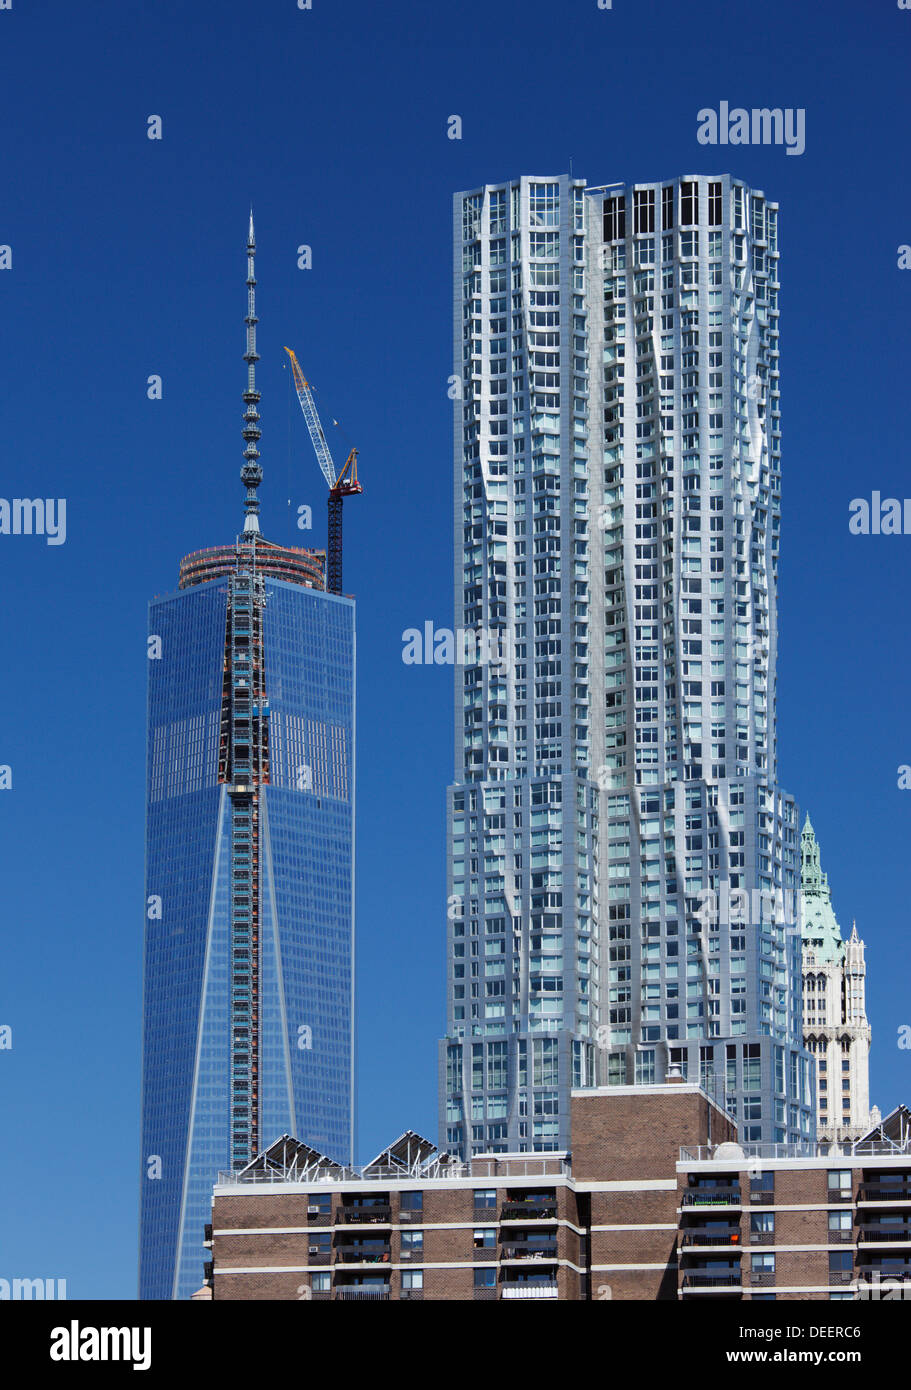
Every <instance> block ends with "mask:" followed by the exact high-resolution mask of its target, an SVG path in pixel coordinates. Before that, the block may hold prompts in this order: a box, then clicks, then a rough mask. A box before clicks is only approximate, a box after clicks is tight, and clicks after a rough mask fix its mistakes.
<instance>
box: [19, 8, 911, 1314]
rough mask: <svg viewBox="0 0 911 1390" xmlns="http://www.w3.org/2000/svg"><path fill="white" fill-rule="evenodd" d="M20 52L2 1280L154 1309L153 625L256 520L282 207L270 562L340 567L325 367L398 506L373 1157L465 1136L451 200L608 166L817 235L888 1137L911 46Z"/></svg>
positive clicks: (699, 41)
mask: <svg viewBox="0 0 911 1390" xmlns="http://www.w3.org/2000/svg"><path fill="white" fill-rule="evenodd" d="M0 52H2V55H3V59H4V63H3V66H4V82H3V85H2V89H0V132H2V134H0V186H2V189H3V196H2V199H0V245H9V246H10V247H11V248H12V269H11V270H9V271H0V313H2V319H3V325H4V333H3V347H2V363H3V369H2V374H0V392H2V411H3V420H4V446H3V468H2V474H3V477H2V488H0V491H2V494H3V496H4V497H13V496H36V495H40V496H45V497H65V498H67V502H68V515H67V539H66V543H65V544H64V545H60V546H47V545H46V544H45V543H44V541H43V540H42V539H40V538H36V537H21V536H20V537H9V536H0V581H2V593H3V601H2V603H0V652H2V658H3V659H2V671H3V680H2V685H0V764H8V765H10V766H11V767H12V769H13V786H12V789H11V790H10V791H3V792H0V872H2V890H0V920H2V935H0V942H2V950H0V1024H8V1025H10V1026H11V1027H12V1029H13V1040H14V1045H13V1049H12V1051H9V1052H0V1098H2V1099H0V1106H2V1109H0V1114H2V1120H0V1125H2V1131H0V1132H2V1145H0V1276H3V1277H13V1276H18V1277H39V1276H43V1277H48V1278H50V1277H54V1278H66V1279H67V1281H68V1291H69V1294H70V1296H71V1297H87V1298H105V1297H114V1298H122V1297H132V1296H134V1292H135V1265H136V1205H137V1186H138V1159H137V1148H138V1101H139V1092H138V1069H139V1046H140V984H141V982H140V947H141V932H142V923H143V911H142V907H143V898H142V893H143V887H142V884H143V817H144V758H145V747H144V737H145V696H146V657H145V633H146V613H145V606H146V603H147V601H148V599H149V598H150V597H151V596H152V595H154V594H157V593H164V592H168V591H169V590H171V589H172V588H173V587H174V585H175V582H176V576H177V565H178V562H179V560H180V557H181V556H182V555H184V554H185V553H186V552H188V551H190V550H194V549H198V548H200V547H202V546H205V545H211V544H215V543H221V542H224V541H226V540H228V539H230V538H231V537H232V536H233V535H234V533H235V531H236V529H237V527H238V525H239V523H240V519H241V516H242V500H243V494H242V488H241V486H240V482H239V479H238V471H239V468H240V465H241V461H242V440H241V436H240V427H241V413H242V403H241V397H240V393H241V390H242V389H243V380H244V366H243V362H242V361H241V354H242V352H243V321H242V320H243V314H244V285H243V280H244V276H245V260H244V239H245V234H246V218H247V210H248V207H249V204H250V202H251V201H252V202H253V204H254V206H255V212H256V225H257V239H258V244H259V255H258V259H257V274H258V278H259V291H258V310H259V314H260V320H261V323H260V330H259V350H260V352H261V354H262V362H261V364H260V373H259V376H260V381H259V384H260V386H261V389H262V392H263V400H262V406H261V411H262V419H263V440H262V461H263V466H264V470H265V479H264V483H263V486H262V489H261V497H262V504H263V509H262V520H263V527H264V530H265V531H266V533H267V535H269V536H270V537H271V538H272V539H275V540H278V541H285V542H290V541H293V540H296V541H298V542H299V541H300V539H301V533H300V532H297V531H296V530H295V529H294V526H293V521H292V519H291V518H292V516H293V515H294V514H296V510H297V507H298V505H300V504H302V503H309V504H310V505H312V506H313V508H314V519H315V526H314V532H313V536H312V539H313V541H314V543H318V544H321V543H322V541H323V537H324V532H323V530H322V527H323V525H324V520H323V518H324V515H325V507H324V495H325V494H324V487H323V483H322V479H321V476H320V474H319V471H318V468H317V465H316V461H315V459H314V457H313V454H312V451H311V449H310V445H309V441H308V439H307V437H306V431H305V429H304V422H303V420H302V419H301V417H300V413H299V410H298V406H297V403H296V401H295V400H294V399H293V397H292V396H291V395H290V391H289V383H288V373H287V371H286V369H285V361H286V358H285V355H284V353H283V352H282V346H283V344H286V343H287V344H289V345H290V346H292V347H294V348H295V349H296V351H297V353H298V356H299V358H300V360H301V364H302V366H303V368H304V371H305V372H306V373H307V374H308V376H309V377H310V378H311V379H312V381H313V382H314V383H315V385H316V387H317V390H318V399H319V401H320V404H321V407H322V408H323V409H324V413H325V414H326V415H330V414H333V415H335V416H336V417H337V418H339V419H340V420H341V421H342V423H343V425H344V429H345V432H346V434H347V435H348V436H349V437H350V438H351V439H352V440H353V441H354V442H355V443H356V444H357V445H358V446H359V449H360V463H361V476H362V479H363V481H364V485H365V492H364V495H363V497H362V498H360V499H359V500H358V501H356V502H355V503H353V504H349V506H348V507H347V509H346V516H345V528H346V571H345V587H346V589H349V590H352V591H354V592H355V593H356V595H357V598H358V605H359V613H358V627H359V664H360V690H359V715H358V718H359V779H358V812H359V819H358V907H359V933H360V935H359V967H360V968H359V978H360V993H359V1043H360V1127H359V1141H358V1149H359V1155H360V1157H361V1158H367V1157H369V1156H370V1155H371V1154H372V1153H373V1152H375V1151H376V1150H378V1149H379V1148H380V1147H381V1146H382V1144H383V1143H384V1142H386V1141H387V1140H388V1139H389V1138H391V1137H393V1136H395V1135H396V1134H398V1133H399V1132H400V1131H401V1130H403V1129H405V1128H408V1127H413V1128H416V1129H419V1130H422V1131H424V1132H425V1133H428V1132H429V1133H430V1135H431V1136H433V1135H435V1133H436V1040H437V1038H438V1036H439V1035H440V1033H441V1031H442V1027H443V980H444V957H443V941H444V935H443V923H444V903H445V883H444V840H443V829H444V789H445V786H446V784H447V782H448V780H449V778H450V776H451V773H452V700H451V672H450V671H449V670H448V669H445V668H433V667H431V668H425V667H415V666H405V665H403V663H402V661H401V651H402V641H401V634H402V631H403V629H405V628H406V627H411V626H421V625H422V624H423V622H424V621H425V620H428V619H429V620H433V621H434V622H435V623H436V624H437V625H438V626H442V625H449V622H450V619H451V611H452V587H451V485H450V479H451V442H450V418H451V417H450V404H449V402H448V400H447V396H446V379H447V376H448V374H449V371H450V361H449V358H450V304H451V290H450V281H449V275H450V247H449V236H450V221H451V201H450V200H451V195H452V193H453V191H454V190H457V189H461V188H467V187H473V186H475V185H477V184H481V183H483V182H486V181H493V180H500V179H504V178H507V177H512V176H516V175H518V174H520V173H537V174H554V173H561V172H565V171H567V170H568V168H569V162H570V160H572V167H573V172H574V173H575V174H577V175H580V176H584V177H585V178H587V179H588V181H589V182H590V183H592V184H600V183H605V182H612V181H616V180H627V179H629V180H632V179H643V180H644V179H659V178H666V177H672V176H674V175H679V174H683V173H687V172H690V173H712V172H731V173H732V174H734V175H736V176H738V177H741V178H744V179H746V180H748V181H750V182H751V183H753V185H754V186H756V187H759V188H761V189H763V190H764V191H765V192H766V194H767V195H768V196H769V197H772V198H775V199H777V200H778V201H779V203H780V205H781V247H782V260H781V279H782V291H781V308H782V316H781V323H782V362H781V366H782V414H783V440H784V442H783V448H784V460H783V518H784V519H783V523H782V560H781V581H780V608H779V618H780V661H779V735H780V776H781V781H782V783H783V785H784V786H785V787H786V788H787V789H788V790H790V791H791V792H793V793H794V795H795V796H796V797H797V798H798V801H799V802H800V804H801V807H802V808H804V809H809V811H810V813H811V816H812V819H813V822H814V825H815V827H816V829H817V833H818V835H819V838H820V842H821V847H822V856H823V867H824V868H825V869H827V870H828V871H829V874H830V879H831V882H832V887H833V890H834V897H835V905H836V910H837V911H838V913H839V916H840V919H841V921H842V924H843V926H848V927H849V926H850V922H851V919H852V917H853V918H856V919H857V924H858V929H859V931H860V932H861V934H862V935H863V936H864V938H865V939H866V941H867V948H868V965H869V977H868V1007H869V1014H870V1017H871V1020H872V1022H873V1026H874V1050H873V1062H872V1091H873V1096H874V1099H875V1100H877V1101H878V1102H879V1103H880V1105H881V1106H882V1107H883V1108H884V1109H888V1108H891V1107H892V1106H893V1105H895V1104H896V1103H897V1102H898V1101H900V1100H906V1101H907V1100H908V1099H909V1098H911V1085H909V1073H911V1054H909V1053H908V1052H902V1051H899V1050H898V1048H897V1046H896V1037H897V1030H898V1028H899V1026H900V1025H901V1024H904V1023H908V1022H911V1001H909V999H908V993H907V979H908V966H909V956H911V952H909V944H908V931H909V921H908V906H907V903H908V891H907V877H906V876H907V868H906V865H907V847H908V832H909V820H911V793H905V792H901V791H899V790H898V788H897V768H898V766H899V765H900V764H903V763H911V728H909V721H908V717H907V707H908V699H907V690H908V685H909V680H911V623H909V620H908V615H907V602H906V591H907V574H908V570H909V559H911V537H882V536H880V537H873V536H870V537H860V536H851V535H849V532H848V525H847V522H848V504H849V501H850V500H851V499H852V498H854V497H858V496H867V497H869V495H870V493H871V492H872V490H873V489H878V490H879V491H881V492H882V494H883V496H888V495H892V496H897V497H902V496H904V494H905V492H906V491H911V489H909V488H908V487H907V486H906V478H907V477H908V433H907V427H906V411H907V404H906V403H907V400H908V396H909V390H908V386H909V375H911V347H909V341H908V331H907V325H908V297H909V295H911V272H902V271H900V270H898V269H897V248H898V247H899V246H900V245H901V244H903V243H906V242H911V188H909V183H908V178H907V174H906V172H905V171H906V168H907V151H906V147H905V134H906V131H907V129H908V119H907V117H908V95H907V93H908V85H907V71H908V58H909V53H911V12H905V11H902V10H899V9H898V7H897V5H896V3H895V2H894V0H872V2H871V0H865V3H863V4H861V3H851V4H849V3H845V0H834V3H830V4H826V5H824V6H821V5H818V4H815V3H814V4H808V3H801V4H799V5H795V4H794V3H793V0H790V3H787V2H786V0H771V2H770V3H766V4H764V5H762V6H761V7H756V6H749V7H748V6H741V5H737V6H732V5H730V4H729V3H725V2H723V0H692V3H690V4H687V5H679V4H674V3H671V0H614V7H613V9H611V10H607V11H602V10H598V8H597V5H596V0H584V3H583V2H582V0H570V3H565V4H562V5H555V4H550V5H545V4H543V3H540V0H524V3H519V0H494V3H485V4H481V3H478V0H465V3H462V4H460V5H458V6H455V5H451V6H445V7H443V6H428V5H426V4H422V5H418V4H416V3H404V0H387V3H386V4H384V5H377V4H376V3H374V4H366V3H363V0H355V3H344V0H333V3H331V4H330V3H329V0H313V9H312V10H311V11H299V10H298V9H297V8H296V5H295V3H294V0H281V3H279V2H278V0H265V3H259V4H254V3H249V4H243V3H239V0H220V3H218V4H214V3H197V4H193V5H192V6H190V5H187V4H186V3H183V4H180V3H177V2H176V0H160V2H159V3H156V4H155V5H151V4H143V5H139V4H137V5H130V6H128V7H127V6H124V5H123V4H122V3H115V0H95V3H93V4H92V5H91V6H73V5H69V4H64V3H62V0H49V3H48V4H46V5H44V6H40V7H39V6H35V5H33V4H31V3H29V2H28V0H13V8H12V9H11V10H8V11H6V10H3V11H0ZM721 100H728V101H730V103H731V105H732V106H733V105H742V106H747V107H750V106H753V105H757V106H783V107H792V108H798V107H799V108H804V109H805V110H806V132H807V148H806V152H805V153H804V154H803V155H802V156H800V157H797V158H795V157H789V156H787V155H786V154H785V153H784V150H782V149H780V148H779V149H775V148H766V149H762V148H751V147H739V148H736V149H734V148H728V149H727V150H717V151H716V150H706V149H705V148H703V147H702V146H700V145H698V144H697V142H696V113H697V111H698V110H699V109H700V108H703V107H708V106H714V107H717V105H718V103H719V102H720V101H721ZM152 114H156V115H160V116H161V118H162V122H163V139H162V140H161V141H160V142H157V141H156V142H153V141H149V140H148V139H147V138H146V129H147V118H148V117H149V115H152ZM451 114H459V115H461V117H462V119H463V138H462V140H461V141H451V140H448V139H447V138H446V122H447V117H448V116H449V115H451ZM302 243H306V244H308V245H310V246H311V247H312V248H313V268H312V270H309V271H301V270H299V269H298V268H297V260H296V250H297V247H298V246H299V245H300V244H302ZM153 373H157V374H160V375H161V376H162V378H163V398H162V400H161V401H156V402H152V401H149V400H148V399H147V396H146V380H147V378H148V376H149V375H151V374H153ZM338 452H339V453H341V452H342V451H341V448H340V447H339V450H338ZM289 497H290V498H291V502H292V506H291V508H290V509H289V507H288V498H289Z"/></svg>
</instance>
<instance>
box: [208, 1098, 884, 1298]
mask: <svg viewBox="0 0 911 1390" xmlns="http://www.w3.org/2000/svg"><path fill="white" fill-rule="evenodd" d="M909 1121H911V1116H909V1115H908V1112H907V1111H906V1110H905V1109H904V1108H903V1107H899V1109H898V1110H897V1111H894V1112H893V1114H892V1115H891V1116H889V1117H887V1119H886V1120H885V1121H883V1122H882V1124H881V1125H880V1126H878V1128H877V1130H876V1131H875V1132H874V1133H873V1134H871V1135H870V1136H868V1137H867V1139H866V1140H865V1141H864V1142H862V1143H859V1144H855V1145H853V1146H847V1147H844V1148H839V1147H837V1146H834V1145H833V1146H829V1152H822V1150H819V1151H814V1152H813V1153H812V1154H810V1153H808V1152H802V1153H799V1154H798V1153H797V1152H796V1151H794V1152H788V1151H787V1150H788V1146H785V1145H746V1146H741V1145H740V1144H738V1143H737V1142H736V1130H735V1126H734V1124H733V1122H732V1121H731V1119H730V1118H729V1117H728V1116H727V1115H726V1114H725V1113H724V1111H723V1110H721V1109H720V1108H719V1106H718V1105H717V1104H716V1102H715V1101H714V1100H712V1099H711V1097H709V1096H708V1095H707V1094H706V1093H705V1092H704V1091H702V1090H701V1089H700V1088H699V1087H697V1086H694V1085H689V1084H687V1083H685V1082H682V1081H675V1080H670V1081H667V1082H665V1083H662V1084H661V1085H656V1086H636V1087H634V1086H612V1087H607V1088H600V1089H594V1090H582V1091H574V1092H573V1095H572V1152H571V1154H570V1153H542V1154H499V1153H497V1154H485V1155H479V1156H476V1157H474V1158H472V1159H471V1160H470V1161H469V1162H463V1161H461V1160H458V1159H454V1158H452V1157H451V1156H450V1155H447V1154H445V1153H438V1152H437V1151H436V1149H435V1148H434V1146H433V1145H432V1144H430V1143H429V1141H427V1140H425V1139H422V1138H421V1137H420V1135H417V1134H414V1133H413V1132H411V1131H409V1132H407V1133H406V1134H404V1135H403V1136H402V1137H401V1138H400V1139H398V1140H397V1141H396V1142H395V1143H394V1144H392V1145H390V1146H389V1148H387V1149H385V1150H384V1151H383V1152H382V1153H381V1154H379V1155H378V1156H377V1157H376V1158H375V1159H374V1160H373V1161H372V1162H371V1163H369V1164H367V1165H366V1166H365V1167H364V1168H363V1169H360V1170H354V1169H351V1168H343V1167H340V1166H339V1165H337V1164H335V1163H333V1162H332V1161H331V1160H329V1159H327V1158H326V1157H324V1156H323V1155H321V1154H319V1153H317V1152H316V1151H315V1150H313V1149H310V1148H308V1147H307V1146H306V1145H304V1144H301V1143H299V1142H298V1141H296V1140H294V1139H291V1138H289V1137H288V1136H285V1137H284V1138H282V1139H280V1140H278V1141H277V1143H275V1144H273V1145H272V1146H271V1147H270V1148H269V1149H267V1150H266V1151H265V1152H264V1153H262V1154H260V1155H259V1156H258V1158H257V1159H255V1160H254V1162H253V1163H251V1164H249V1165H248V1167H247V1168H246V1169H244V1171H243V1172H241V1173H239V1174H232V1175H225V1176H224V1178H223V1179H222V1180H221V1181H220V1182H219V1183H218V1185H217V1186H216V1188H215V1191H214V1195H213V1203H212V1224H211V1227H209V1228H208V1229H207V1231H206V1239H207V1243H208V1244H209V1245H210V1247H211V1251H212V1259H211V1263H210V1265H209V1266H208V1270H207V1276H208V1288H209V1290H211V1296H212V1297H214V1298H215V1299H235V1300H252V1299H279V1300H281V1299H292V1300H293V1299H297V1300H307V1301H311V1300H327V1299H336V1300H339V1299H341V1300H387V1299H391V1300H393V1301H397V1300H416V1299H430V1300H456V1301H460V1300H462V1301H465V1300H468V1301H473V1300H479V1301H480V1300H485V1301H486V1300H493V1299H517V1298H524V1299H528V1298H535V1299H554V1300H559V1299H563V1300H569V1301H586V1300H598V1299H608V1298H610V1299H619V1300H640V1301H655V1300H677V1299H678V1298H680V1299H685V1300H687V1301H689V1300H692V1299H704V1298H718V1297H722V1298H725V1299H731V1298H748V1299H768V1298H776V1297H777V1298H799V1299H807V1298H809V1299H814V1298H815V1299H829V1298H846V1297H848V1298H850V1297H855V1296H857V1294H858V1290H861V1296H862V1295H863V1291H864V1290H866V1291H867V1292H869V1290H870V1288H871V1287H874V1288H875V1285H876V1283H877V1282H878V1281H879V1280H881V1279H888V1278H890V1277H892V1278H897V1279H902V1278H903V1277H905V1275H904V1274H903V1271H906V1272H907V1277H908V1279H909V1281H911V1243H909V1242H911V1125H909ZM773 1150H774V1152H773ZM905 1252H908V1253H905Z"/></svg>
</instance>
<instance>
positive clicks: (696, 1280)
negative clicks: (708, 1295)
mask: <svg viewBox="0 0 911 1390" xmlns="http://www.w3.org/2000/svg"><path fill="white" fill-rule="evenodd" d="M740 1278H741V1276H740V1274H739V1272H738V1271H737V1270H725V1272H724V1273H723V1274H710V1273H709V1272H708V1271H707V1270H694V1271H693V1272H692V1273H687V1274H684V1276H683V1284H682V1285H681V1287H682V1288H684V1289H737V1290H739V1289H740V1286H741V1285H740Z"/></svg>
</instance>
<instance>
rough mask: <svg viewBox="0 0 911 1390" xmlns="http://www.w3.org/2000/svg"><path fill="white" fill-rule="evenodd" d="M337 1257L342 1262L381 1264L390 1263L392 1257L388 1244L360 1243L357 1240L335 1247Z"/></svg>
mask: <svg viewBox="0 0 911 1390" xmlns="http://www.w3.org/2000/svg"><path fill="white" fill-rule="evenodd" d="M335 1256H336V1259H337V1260H338V1261H339V1262H340V1263H341V1264H348V1265H350V1264H359V1265H381V1264H388V1263H389V1261H390V1259H391V1258H392V1255H391V1251H390V1249H389V1246H388V1245H384V1246H371V1245H358V1244H357V1243H356V1242H351V1243H348V1242H346V1243H344V1244H340V1245H337V1246H336V1247H335Z"/></svg>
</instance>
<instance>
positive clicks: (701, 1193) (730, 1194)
mask: <svg viewBox="0 0 911 1390" xmlns="http://www.w3.org/2000/svg"><path fill="white" fill-rule="evenodd" d="M681 1205H682V1206H684V1207H739V1206H742V1205H743V1198H742V1197H741V1194H740V1188H739V1187H736V1186H735V1187H688V1188H686V1189H685V1191H684V1192H683V1195H682V1199H681Z"/></svg>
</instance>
